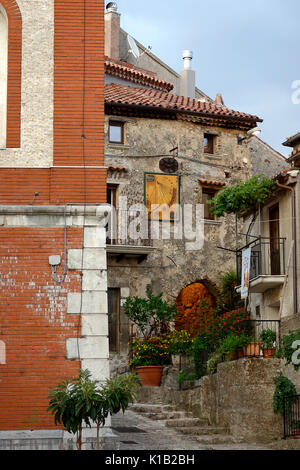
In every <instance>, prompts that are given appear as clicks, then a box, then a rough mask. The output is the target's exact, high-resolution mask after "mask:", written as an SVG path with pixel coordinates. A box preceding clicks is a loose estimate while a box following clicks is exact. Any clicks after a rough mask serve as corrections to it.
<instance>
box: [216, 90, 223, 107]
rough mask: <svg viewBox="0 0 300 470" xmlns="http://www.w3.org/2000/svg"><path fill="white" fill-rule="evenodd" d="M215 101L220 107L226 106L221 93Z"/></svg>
mask: <svg viewBox="0 0 300 470" xmlns="http://www.w3.org/2000/svg"><path fill="white" fill-rule="evenodd" d="M215 101H216V104H218V105H220V106H225V104H224V100H223V96H222V95H221V93H218V94H217V96H216V100H215Z"/></svg>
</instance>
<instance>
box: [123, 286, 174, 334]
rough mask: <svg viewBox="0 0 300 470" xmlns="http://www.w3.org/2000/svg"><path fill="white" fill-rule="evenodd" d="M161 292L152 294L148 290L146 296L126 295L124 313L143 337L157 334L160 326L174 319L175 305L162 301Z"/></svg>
mask: <svg viewBox="0 0 300 470" xmlns="http://www.w3.org/2000/svg"><path fill="white" fill-rule="evenodd" d="M162 297H163V294H162V293H161V294H159V295H158V296H155V295H153V293H152V292H151V291H150V292H148V293H147V298H146V299H144V298H140V297H134V298H132V297H128V299H127V300H126V302H125V305H124V313H125V315H126V316H127V317H128V318H129V320H131V321H132V322H133V323H134V324H135V325H136V326H137V327H138V329H139V332H140V333H141V334H142V336H143V337H144V338H147V337H150V336H158V335H159V329H160V326H161V325H162V324H164V323H167V322H170V321H172V320H173V319H174V317H175V315H176V313H177V307H176V305H169V304H168V303H167V302H164V301H163V299H162Z"/></svg>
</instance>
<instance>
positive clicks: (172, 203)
mask: <svg viewBox="0 0 300 470" xmlns="http://www.w3.org/2000/svg"><path fill="white" fill-rule="evenodd" d="M145 204H146V207H147V210H148V213H149V217H150V218H152V219H153V220H178V217H179V178H178V176H177V175H166V174H146V175H145Z"/></svg>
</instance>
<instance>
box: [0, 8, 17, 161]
mask: <svg viewBox="0 0 300 470" xmlns="http://www.w3.org/2000/svg"><path fill="white" fill-rule="evenodd" d="M21 66H22V16H21V12H20V9H19V6H18V3H17V1H16V0H0V149H3V148H20V141H21ZM0 156H1V155H0Z"/></svg>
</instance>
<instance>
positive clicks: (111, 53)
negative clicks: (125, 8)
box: [104, 2, 121, 60]
mask: <svg viewBox="0 0 300 470" xmlns="http://www.w3.org/2000/svg"><path fill="white" fill-rule="evenodd" d="M120 16H121V15H120V14H119V13H118V5H117V4H116V3H115V2H109V3H108V4H107V5H106V13H105V16H104V19H105V55H107V56H108V57H110V58H111V59H117V60H120Z"/></svg>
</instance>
